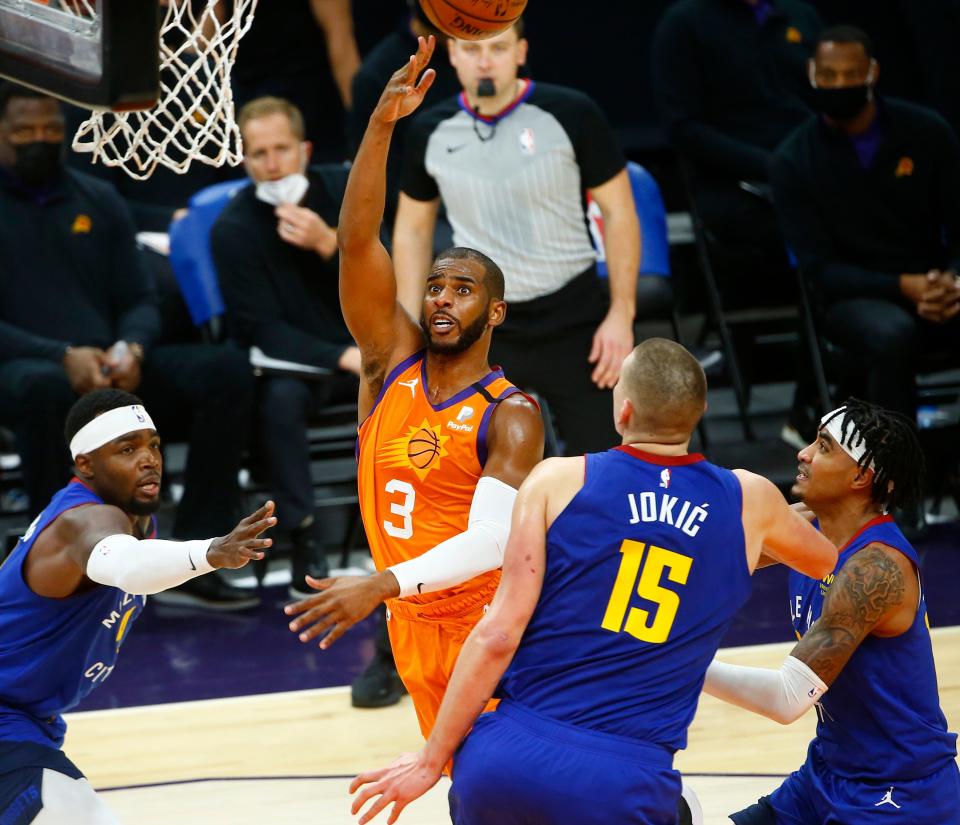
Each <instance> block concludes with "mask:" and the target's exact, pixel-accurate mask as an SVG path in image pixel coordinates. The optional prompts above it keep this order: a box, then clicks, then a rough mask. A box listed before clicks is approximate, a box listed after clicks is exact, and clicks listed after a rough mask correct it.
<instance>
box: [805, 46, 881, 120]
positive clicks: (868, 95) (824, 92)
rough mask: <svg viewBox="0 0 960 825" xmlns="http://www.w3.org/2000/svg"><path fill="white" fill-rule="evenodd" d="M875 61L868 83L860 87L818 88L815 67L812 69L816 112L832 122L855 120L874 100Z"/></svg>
mask: <svg viewBox="0 0 960 825" xmlns="http://www.w3.org/2000/svg"><path fill="white" fill-rule="evenodd" d="M873 67H874V61H873V60H871V61H870V68H869V70H868V71H867V82H866V83H864V84H861V85H859V86H846V87H842V88H835V89H823V88H820V87H818V86H817V82H816V80H815V79H814V72H813V66H812V65H811V67H810V85H811V86H813V91H812V93H811V95H812V97H811V100H810V103H811V105H812V106H813V108H814V110H815V111H817V112H820V113H821V114H824V115H826V116H827V117H829V118H831V119H832V120H840V121H844V120H853V118H855V117H856V116H857V115H859V114H860V112H862V111H863V109H864V107H865V106H866V105H867V104H868V103H869V102H870V101H871V100H873V78H874V68H873Z"/></svg>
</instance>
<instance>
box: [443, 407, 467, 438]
mask: <svg viewBox="0 0 960 825" xmlns="http://www.w3.org/2000/svg"><path fill="white" fill-rule="evenodd" d="M470 418H473V407H469V406H467V405H466V404H464V405H463V406H462V407H461V408H460V412H458V413H457V420H456V421H448V422H447V429H448V430H456V431H457V432H459V433H469V432H473V425H472V424H464V423H463V422H464V421H466V420H467V419H470Z"/></svg>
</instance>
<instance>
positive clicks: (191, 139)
mask: <svg viewBox="0 0 960 825" xmlns="http://www.w3.org/2000/svg"><path fill="white" fill-rule="evenodd" d="M61 2H62V0H61ZM68 2H73V3H76V2H77V0H68ZM274 2H276V0H274ZM163 5H164V3H163V2H161V6H163ZM165 5H166V14H165V16H164V19H163V23H162V24H161V27H160V97H159V100H158V102H157V105H156V106H154V107H153V108H152V109H148V110H146V111H137V112H92V113H91V115H90V117H89V118H88V119H87V120H85V121H84V122H83V123H82V124H81V125H80V128H79V129H78V130H77V133H76V135H74V138H73V149H74V151H76V152H83V153H89V154H92V155H93V157H92V159H91V161H92V162H93V163H96V162H97V161H100V162H101V163H103V164H104V165H105V166H114V167H120V168H121V169H123V171H124V172H126V173H127V174H128V175H129V176H130V177H132V178H136V179H137V180H145V179H146V178H149V177H150V175H152V174H153V172H154V170H155V169H156V168H157V166H165V167H167V168H168V169H172V170H173V171H174V172H177V173H178V174H181V175H182V174H184V173H185V172H186V171H187V170H188V169H189V168H190V164H191V163H192V162H193V161H195V160H196V161H199V162H201V163H206V164H208V165H210V166H223V165H224V164H230V165H231V166H236V165H237V164H238V163H240V161H241V159H242V146H241V143H240V130H239V128H238V127H237V122H236V119H235V116H234V115H235V112H234V105H233V93H232V91H231V89H230V72H231V70H232V68H233V61H234V59H235V58H236V55H237V45H238V43H239V42H240V38H241V37H243V35H244V34H245V33H246V31H247V30H248V29H249V28H250V24H251V23H252V22H253V12H254V10H255V8H256V6H257V0H233V2H232V4H231V3H223V2H220V0H203V2H200V3H198V2H196V0H168V2H167V3H166V4H165ZM230 5H232V7H233V8H232V11H226V12H222V16H223V19H220V17H218V15H217V13H216V9H217V8H218V7H220V8H223V7H225V6H230ZM194 6H197V7H198V11H197V12H195V11H194Z"/></svg>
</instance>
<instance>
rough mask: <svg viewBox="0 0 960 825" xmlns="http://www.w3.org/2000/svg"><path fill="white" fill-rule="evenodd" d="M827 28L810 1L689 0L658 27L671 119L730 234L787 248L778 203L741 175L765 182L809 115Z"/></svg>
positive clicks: (716, 225) (656, 48)
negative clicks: (815, 57)
mask: <svg viewBox="0 0 960 825" xmlns="http://www.w3.org/2000/svg"><path fill="white" fill-rule="evenodd" d="M820 28H821V26H820V18H819V17H818V16H817V13H816V11H814V9H813V8H811V7H810V6H808V5H807V4H806V3H804V2H800V0H681V1H680V2H678V3H675V4H674V5H673V6H671V7H670V8H669V9H668V10H667V12H666V13H665V14H664V16H663V18H662V20H661V21H660V24H659V26H658V27H657V31H656V33H655V34H654V41H653V85H654V92H655V94H656V97H657V101H658V103H659V106H660V112H661V118H662V120H663V123H664V126H665V127H666V129H667V132H668V136H669V138H670V142H671V144H672V145H673V147H674V148H675V149H676V151H677V152H678V154H680V155H681V156H682V157H683V158H684V159H686V160H687V161H688V162H689V164H690V165H691V167H692V168H693V171H694V174H695V177H696V185H695V192H696V197H697V205H698V206H699V208H700V212H701V215H702V217H703V220H704V223H706V224H707V226H708V227H709V228H710V229H711V231H712V232H713V233H714V234H715V235H716V236H717V238H718V240H720V241H721V242H724V241H729V242H732V243H739V244H749V245H754V246H756V247H759V248H762V249H764V250H775V251H778V252H779V253H780V254H781V256H782V240H781V238H780V233H779V231H778V229H777V225H776V216H775V215H774V213H773V210H772V209H771V208H770V205H769V203H768V202H767V201H766V200H764V199H763V198H760V197H757V196H756V195H755V194H752V193H751V192H750V191H747V190H746V189H745V188H744V187H743V186H742V185H741V184H742V183H746V184H748V185H751V186H753V187H755V188H760V189H762V188H763V185H765V183H766V181H767V178H768V165H769V162H770V159H771V157H772V155H773V150H774V149H776V147H777V144H779V143H780V141H781V140H783V139H784V138H785V137H786V136H787V135H788V134H790V132H791V131H793V129H794V128H796V127H797V126H798V125H799V124H800V123H802V122H803V121H804V120H805V119H806V117H807V116H808V114H809V109H808V108H807V106H806V104H805V101H804V99H805V97H806V95H807V85H806V61H807V58H808V57H809V56H810V54H811V51H812V46H813V42H814V40H815V39H816V37H817V34H818V33H819V31H820ZM758 184H759V185H760V186H759V187H758Z"/></svg>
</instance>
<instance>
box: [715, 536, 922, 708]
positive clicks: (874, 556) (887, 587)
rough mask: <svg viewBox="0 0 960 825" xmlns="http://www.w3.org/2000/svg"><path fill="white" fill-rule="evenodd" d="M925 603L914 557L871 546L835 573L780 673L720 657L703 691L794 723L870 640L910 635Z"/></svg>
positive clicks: (877, 545) (884, 547)
mask: <svg viewBox="0 0 960 825" xmlns="http://www.w3.org/2000/svg"><path fill="white" fill-rule="evenodd" d="M919 600H920V592H919V582H918V581H917V574H916V571H915V570H914V568H913V565H912V564H911V562H910V561H909V559H907V557H906V556H904V555H903V553H899V552H897V551H896V550H894V549H893V548H891V547H887V546H886V545H883V544H869V545H867V546H866V547H864V548H863V549H862V550H860V551H859V552H858V553H856V554H855V555H854V556H853V557H852V558H851V559H850V560H849V561H848V562H847V563H846V564H845V565H844V566H843V568H842V569H841V570H840V572H839V573H838V574H837V577H836V579H834V581H833V584H831V585H830V590H829V591H828V592H827V597H826V599H825V600H824V603H823V612H822V613H821V614H820V618H819V619H817V621H815V622H814V623H813V625H812V626H811V628H810V629H809V630H808V631H807V635H806V636H804V637H803V639H802V640H801V641H800V642H799V643H798V644H797V646H796V647H794V649H793V650H792V651H791V652H790V655H789V656H787V658H786V659H785V660H784V662H783V664H782V665H781V666H780V670H770V669H769V668H757V667H744V666H742V665H731V664H727V663H726V662H721V661H719V660H717V659H714V660H713V662H712V663H711V664H710V667H709V668H708V669H707V674H706V679H705V681H704V684H703V690H704V692H705V693H709V694H710V695H711V696H715V697H716V698H718V699H722V700H723V701H725V702H729V703H730V704H733V705H737V706H738V707H741V708H745V709H746V710H751V711H753V712H754V713H759V714H761V715H762V716H766V717H768V718H770V719H773V720H775V721H777V722H780V723H781V724H783V725H788V724H790V723H791V722H793V721H795V720H796V719H799V718H800V717H801V716H803V714H804V713H806V712H807V711H808V710H810V708H811V707H813V705H814V704H816V703H817V702H818V701H819V700H820V697H821V696H823V694H824V693H826V692H827V690H828V689H829V687H830V685H832V684H833V682H834V681H835V680H836V678H837V676H839V675H840V671H841V670H843V667H844V665H846V663H847V662H848V661H849V660H850V657H851V656H853V654H854V651H856V649H857V647H858V646H859V645H860V643H861V642H862V641H863V640H864V639H865V638H866V637H867V636H868V635H870V634H873V635H875V636H897V635H899V634H900V633H903V632H905V631H906V630H907V629H908V628H909V627H910V625H911V624H912V623H913V620H914V617H915V615H916V612H917V604H918V602H919Z"/></svg>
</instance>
